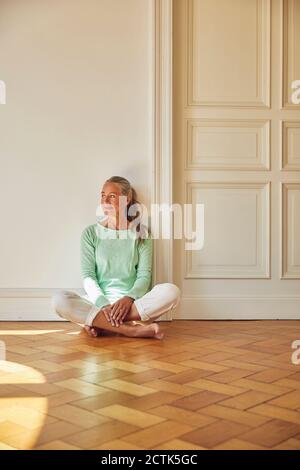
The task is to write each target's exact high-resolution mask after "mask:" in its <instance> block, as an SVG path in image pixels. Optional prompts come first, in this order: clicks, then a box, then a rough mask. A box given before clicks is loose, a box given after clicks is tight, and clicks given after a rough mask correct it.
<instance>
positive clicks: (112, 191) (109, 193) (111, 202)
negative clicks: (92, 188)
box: [101, 182, 128, 218]
mask: <svg viewBox="0 0 300 470" xmlns="http://www.w3.org/2000/svg"><path fill="white" fill-rule="evenodd" d="M120 196H124V194H122V192H121V188H120V186H119V185H118V184H117V183H109V182H107V183H105V184H104V185H103V188H102V191H101V207H102V210H103V213H104V214H105V215H107V216H108V217H112V218H113V217H118V215H119V211H120V206H119V204H120V203H121V201H120V200H119V198H120ZM127 202H128V198H127Z"/></svg>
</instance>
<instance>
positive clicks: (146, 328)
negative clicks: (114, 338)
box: [85, 305, 164, 339]
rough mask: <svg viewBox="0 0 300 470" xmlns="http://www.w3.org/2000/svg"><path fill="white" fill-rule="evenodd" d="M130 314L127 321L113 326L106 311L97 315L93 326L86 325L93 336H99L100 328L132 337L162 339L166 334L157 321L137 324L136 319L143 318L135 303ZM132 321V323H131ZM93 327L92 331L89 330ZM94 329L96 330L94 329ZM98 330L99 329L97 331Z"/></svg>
mask: <svg viewBox="0 0 300 470" xmlns="http://www.w3.org/2000/svg"><path fill="white" fill-rule="evenodd" d="M132 307H134V308H131V310H130V312H129V314H128V315H127V316H126V318H125V320H126V322H125V323H123V324H122V325H119V326H113V325H112V324H111V323H110V322H109V321H107V319H106V317H105V315H104V313H103V312H102V311H101V310H100V312H99V313H98V314H97V315H96V317H95V319H94V321H93V324H92V326H91V327H85V328H86V330H87V332H88V333H89V334H91V336H98V333H99V330H106V331H112V332H114V333H120V334H122V335H124V336H128V337H131V338H156V339H162V338H163V336H164V334H163V333H162V332H161V331H160V328H159V325H158V324H157V323H150V324H148V325H147V324H144V325H143V324H140V323H137V324H135V320H141V318H140V316H139V314H138V312H137V309H136V307H135V306H134V305H133V306H132ZM131 322H132V323H131ZM89 328H91V331H89ZM92 330H94V331H92ZM97 330H98V331H97Z"/></svg>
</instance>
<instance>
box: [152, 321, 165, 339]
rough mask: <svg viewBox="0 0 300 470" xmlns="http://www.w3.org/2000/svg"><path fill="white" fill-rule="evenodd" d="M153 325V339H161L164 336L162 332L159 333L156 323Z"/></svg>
mask: <svg viewBox="0 0 300 470" xmlns="http://www.w3.org/2000/svg"><path fill="white" fill-rule="evenodd" d="M153 325H154V330H155V335H154V338H156V339H163V337H164V336H165V334H164V333H163V332H162V331H160V326H159V325H158V323H153Z"/></svg>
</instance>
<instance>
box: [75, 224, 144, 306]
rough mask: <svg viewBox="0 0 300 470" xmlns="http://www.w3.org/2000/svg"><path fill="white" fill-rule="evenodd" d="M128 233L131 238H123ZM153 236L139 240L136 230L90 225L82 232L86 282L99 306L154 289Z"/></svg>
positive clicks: (81, 247) (92, 298)
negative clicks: (152, 272)
mask: <svg viewBox="0 0 300 470" xmlns="http://www.w3.org/2000/svg"><path fill="white" fill-rule="evenodd" d="M125 235H127V239H125V238H122V237H124V236H125ZM152 249H153V246H152V238H151V237H148V238H146V239H145V240H144V241H143V242H141V243H138V240H137V239H136V234H135V233H134V232H133V231H132V230H130V229H129V230H113V229H110V228H106V227H104V226H103V225H101V224H93V225H89V226H88V227H86V228H85V230H84V231H83V233H82V235H81V241H80V257H81V271H82V277H83V286H84V289H85V291H86V293H87V294H88V297H89V299H90V300H91V301H92V302H93V303H94V304H95V305H97V306H98V307H99V308H101V307H103V306H104V305H109V304H112V303H113V302H116V301H117V300H118V299H120V298H121V297H124V296H125V295H127V296H129V297H132V298H133V299H138V298H140V297H142V296H143V295H144V294H146V292H148V291H149V290H150V285H151V279H152V278H151V271H152Z"/></svg>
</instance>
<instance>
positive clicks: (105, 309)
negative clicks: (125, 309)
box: [100, 305, 112, 323]
mask: <svg viewBox="0 0 300 470" xmlns="http://www.w3.org/2000/svg"><path fill="white" fill-rule="evenodd" d="M111 309H112V305H104V307H102V309H101V310H100V312H103V313H104V315H105V318H106V320H107V321H108V322H109V323H111V318H110V311H111Z"/></svg>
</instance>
